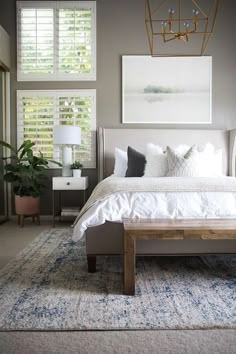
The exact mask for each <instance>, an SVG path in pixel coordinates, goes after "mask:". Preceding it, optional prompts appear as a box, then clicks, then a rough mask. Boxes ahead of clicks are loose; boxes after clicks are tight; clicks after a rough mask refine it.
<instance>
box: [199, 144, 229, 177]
mask: <svg viewBox="0 0 236 354" xmlns="http://www.w3.org/2000/svg"><path fill="white" fill-rule="evenodd" d="M198 151H199V175H200V176H201V177H220V176H223V173H222V168H223V167H222V163H223V161H222V160H223V159H222V150H221V149H219V150H216V149H215V147H214V146H213V145H212V144H211V143H207V144H206V145H203V146H199V147H198Z"/></svg>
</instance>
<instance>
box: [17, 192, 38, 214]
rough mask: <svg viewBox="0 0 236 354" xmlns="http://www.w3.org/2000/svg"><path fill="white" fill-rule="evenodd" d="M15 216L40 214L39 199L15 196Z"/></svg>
mask: <svg viewBox="0 0 236 354" xmlns="http://www.w3.org/2000/svg"><path fill="white" fill-rule="evenodd" d="M15 208H16V214H17V215H37V214H39V213H40V197H30V196H24V197H21V196H19V195H15Z"/></svg>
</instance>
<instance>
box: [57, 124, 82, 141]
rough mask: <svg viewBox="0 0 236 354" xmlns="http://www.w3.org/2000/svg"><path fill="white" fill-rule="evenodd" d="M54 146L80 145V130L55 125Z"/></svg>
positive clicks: (74, 127)
mask: <svg viewBox="0 0 236 354" xmlns="http://www.w3.org/2000/svg"><path fill="white" fill-rule="evenodd" d="M53 142H54V144H55V145H80V143H81V129H80V127H78V126H76V125H55V126H54V127H53Z"/></svg>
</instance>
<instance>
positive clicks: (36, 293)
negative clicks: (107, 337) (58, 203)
mask: <svg viewBox="0 0 236 354" xmlns="http://www.w3.org/2000/svg"><path fill="white" fill-rule="evenodd" d="M71 234H72V230H70V229H52V230H48V231H45V232H43V233H42V234H41V235H40V236H39V237H38V238H36V239H35V240H34V241H33V242H32V243H31V244H29V246H28V247H27V248H26V249H25V250H24V251H22V252H21V253H20V254H19V255H18V256H17V257H16V259H14V260H12V261H11V262H10V263H9V264H8V265H7V266H6V267H5V268H4V269H3V270H2V271H1V273H0V329H1V330H86V329H87V330H93V329H94V330H109V329H111V330H112V329H113V330H114V329H125V330H127V329H194V328H236V257H234V256H225V257H223V256H220V257H217V256H210V257H143V258H138V260H137V276H136V282H137V283H136V284H137V285H136V296H134V297H132V296H125V295H123V280H122V279H123V260H122V257H98V262H97V272H96V273H94V274H89V273H88V272H87V264H86V257H85V245H84V241H81V242H79V243H74V242H73V241H72V240H71Z"/></svg>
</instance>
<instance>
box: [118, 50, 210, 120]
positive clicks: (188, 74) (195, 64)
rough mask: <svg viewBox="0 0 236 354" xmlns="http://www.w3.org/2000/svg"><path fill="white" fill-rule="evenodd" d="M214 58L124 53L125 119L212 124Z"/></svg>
mask: <svg viewBox="0 0 236 354" xmlns="http://www.w3.org/2000/svg"><path fill="white" fill-rule="evenodd" d="M211 76H212V58H211V57H209V56H204V57H168V58H167V57H166V58H157V57H151V56H123V57H122V95H123V98H122V104H123V107H122V108H123V114H122V122H123V123H136V124H137V123H161V124H210V123H211V101H212V97H211V81H212V79H211Z"/></svg>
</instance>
